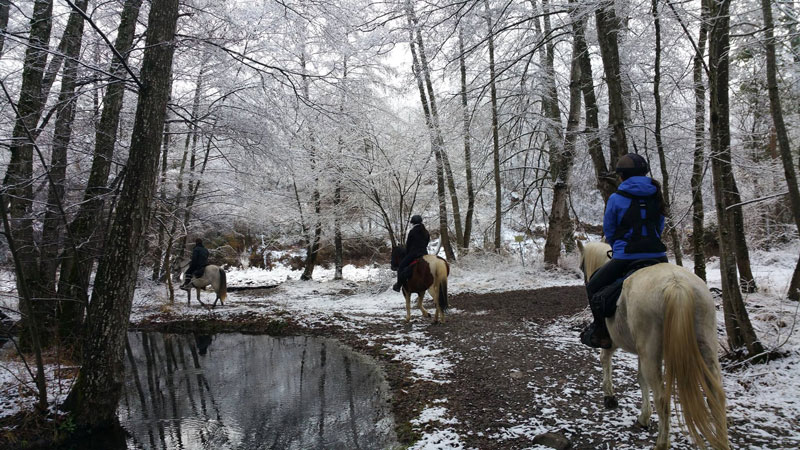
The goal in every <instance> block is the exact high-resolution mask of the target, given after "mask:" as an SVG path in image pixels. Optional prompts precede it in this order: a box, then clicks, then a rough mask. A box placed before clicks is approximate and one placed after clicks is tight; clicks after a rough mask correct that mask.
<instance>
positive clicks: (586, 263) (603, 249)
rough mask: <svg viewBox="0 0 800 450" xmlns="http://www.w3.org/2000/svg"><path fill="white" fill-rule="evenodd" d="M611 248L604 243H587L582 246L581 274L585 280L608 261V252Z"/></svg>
mask: <svg viewBox="0 0 800 450" xmlns="http://www.w3.org/2000/svg"><path fill="white" fill-rule="evenodd" d="M609 250H611V246H610V245H608V244H606V243H605V242H588V243H586V244H583V273H584V274H585V275H586V280H588V279H589V278H591V277H592V274H594V272H595V271H596V270H597V269H599V268H600V266H602V265H603V264H605V263H606V262H607V261H608V251H609Z"/></svg>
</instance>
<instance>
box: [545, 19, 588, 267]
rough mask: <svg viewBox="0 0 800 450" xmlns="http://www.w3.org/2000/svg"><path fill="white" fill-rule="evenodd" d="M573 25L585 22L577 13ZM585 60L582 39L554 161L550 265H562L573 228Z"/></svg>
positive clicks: (577, 28) (575, 48)
mask: <svg viewBox="0 0 800 450" xmlns="http://www.w3.org/2000/svg"><path fill="white" fill-rule="evenodd" d="M573 19H574V20H573V24H572V28H573V31H574V32H575V34H578V33H579V32H580V29H581V27H582V24H581V23H580V21H579V20H577V19H576V18H575V17H574V15H573ZM581 84H582V82H581V63H580V50H579V45H578V40H577V39H574V40H573V43H572V64H571V69H570V75H569V112H568V113H567V129H566V132H565V133H564V144H563V145H562V146H561V147H560V150H561V151H560V152H559V154H558V155H557V158H556V159H555V160H554V162H555V165H556V167H558V172H557V173H556V174H555V175H556V178H555V182H554V183H553V204H552V207H551V210H550V221H549V229H548V232H547V240H546V241H545V244H544V263H545V264H546V265H549V266H556V265H557V264H558V257H559V256H560V255H561V241H562V237H563V236H564V233H565V232H566V230H567V228H568V227H569V224H570V221H569V209H568V208H567V198H568V196H569V178H570V172H572V165H573V162H574V160H575V140H576V139H577V137H578V131H577V130H578V125H579V124H580V119H581Z"/></svg>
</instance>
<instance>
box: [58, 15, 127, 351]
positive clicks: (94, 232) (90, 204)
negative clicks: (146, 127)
mask: <svg viewBox="0 0 800 450" xmlns="http://www.w3.org/2000/svg"><path fill="white" fill-rule="evenodd" d="M141 5H142V0H126V1H125V4H124V5H123V7H122V13H121V15H120V25H119V28H118V31H117V38H116V41H115V42H114V48H115V50H116V53H117V54H119V55H122V56H123V58H127V55H128V52H129V51H130V49H131V46H132V45H133V37H134V32H135V31H136V21H137V18H138V17H139V9H140V7H141ZM126 64H127V62H126V60H124V59H123V60H120V59H118V58H117V59H114V61H113V62H112V63H111V68H110V70H109V72H110V73H111V76H112V77H113V78H112V80H111V82H110V84H109V85H108V88H107V89H106V92H105V95H104V96H103V111H102V113H101V116H100V123H99V124H98V125H97V130H96V133H95V147H94V155H93V157H92V167H91V169H90V173H89V180H88V182H87V185H86V190H85V191H84V194H83V202H82V203H81V206H80V208H79V209H78V213H77V214H76V215H75V218H74V219H73V220H72V222H71V223H70V225H69V232H70V235H71V236H72V238H73V239H74V240H75V242H76V248H74V249H73V248H72V247H69V246H68V247H67V248H66V249H65V252H64V255H63V257H62V260H61V272H60V273H61V276H60V278H59V282H58V298H59V299H61V300H63V301H60V302H59V309H60V311H59V323H60V325H59V327H60V328H61V331H60V333H61V336H62V337H64V338H70V337H75V336H77V335H78V332H79V331H80V325H81V323H82V322H83V315H84V311H85V309H86V305H87V301H88V290H89V279H90V277H91V271H92V266H93V265H94V260H95V258H96V257H97V252H98V249H99V248H100V244H101V233H102V230H103V229H104V222H103V220H102V219H99V218H102V217H103V214H102V212H103V209H104V205H105V202H106V199H107V196H108V194H109V188H108V178H109V175H110V173H111V166H112V158H113V155H114V147H115V145H116V142H117V131H118V128H119V120H120V111H122V101H123V95H124V92H125V81H124V80H125V76H126V74H127V70H126ZM76 250H77V253H76Z"/></svg>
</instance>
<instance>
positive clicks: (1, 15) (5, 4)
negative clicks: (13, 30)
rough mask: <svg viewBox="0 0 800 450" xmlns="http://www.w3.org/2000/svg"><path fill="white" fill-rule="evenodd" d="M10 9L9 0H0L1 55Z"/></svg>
mask: <svg viewBox="0 0 800 450" xmlns="http://www.w3.org/2000/svg"><path fill="white" fill-rule="evenodd" d="M10 9H11V0H0V56H3V47H4V46H5V43H6V35H5V32H6V29H8V16H9V10H10Z"/></svg>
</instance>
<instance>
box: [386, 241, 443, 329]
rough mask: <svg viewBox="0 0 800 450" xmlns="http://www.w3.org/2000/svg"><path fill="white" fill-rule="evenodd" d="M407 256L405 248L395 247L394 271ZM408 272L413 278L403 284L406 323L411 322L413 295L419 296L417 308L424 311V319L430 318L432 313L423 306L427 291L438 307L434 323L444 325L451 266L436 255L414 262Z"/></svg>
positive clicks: (393, 256)
mask: <svg viewBox="0 0 800 450" xmlns="http://www.w3.org/2000/svg"><path fill="white" fill-rule="evenodd" d="M405 256H406V248H405V247H402V246H401V247H394V248H393V249H392V270H395V271H396V270H397V267H398V265H399V264H400V261H402V260H403V258H404V257H405ZM407 270H411V276H409V277H408V280H406V282H405V284H403V295H404V296H405V298H406V322H409V321H410V320H411V294H417V306H418V307H419V310H420V311H422V315H423V316H424V317H430V316H431V315H430V313H429V312H428V311H427V310H426V309H425V307H423V306H422V299H423V297H425V291H426V290H427V291H428V292H430V294H431V297H433V304H434V305H435V306H436V315H435V316H434V318H433V323H437V322H439V316H440V315H441V322H442V323H444V312H445V311H446V310H447V276H448V275H450V265H449V264H447V261H446V260H444V259H443V258H440V257H438V256H434V255H425V256H423V257H421V258H419V259H417V260H415V261H413V262H412V263H411V264H410V265H409V267H408V269H407Z"/></svg>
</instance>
